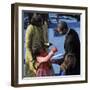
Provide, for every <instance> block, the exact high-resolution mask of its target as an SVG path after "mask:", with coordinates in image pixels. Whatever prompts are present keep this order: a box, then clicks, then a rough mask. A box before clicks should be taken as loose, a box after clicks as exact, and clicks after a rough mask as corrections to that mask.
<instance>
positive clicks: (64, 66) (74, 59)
mask: <svg viewBox="0 0 90 90" xmlns="http://www.w3.org/2000/svg"><path fill="white" fill-rule="evenodd" d="M56 30H57V32H58V33H59V34H60V35H66V37H65V42H64V49H65V55H64V58H63V59H62V60H63V61H62V60H61V61H60V62H58V63H59V65H60V67H61V70H62V71H64V73H65V75H80V40H79V37H78V34H77V32H76V31H75V30H74V29H70V28H68V25H67V23H66V22H64V21H61V22H60V23H59V24H58V27H57V29H56Z"/></svg>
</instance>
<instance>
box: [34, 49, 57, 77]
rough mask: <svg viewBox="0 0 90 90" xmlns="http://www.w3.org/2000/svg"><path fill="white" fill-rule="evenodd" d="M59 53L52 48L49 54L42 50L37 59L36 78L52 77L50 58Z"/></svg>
mask: <svg viewBox="0 0 90 90" xmlns="http://www.w3.org/2000/svg"><path fill="white" fill-rule="evenodd" d="M55 52H57V48H52V49H51V51H50V52H49V53H47V52H46V51H45V50H44V49H41V50H40V53H39V55H38V56H37V57H36V60H37V61H36V62H37V64H39V65H38V68H37V70H36V76H52V75H53V68H52V65H51V62H50V58H51V57H52V56H53V55H54V53H55Z"/></svg>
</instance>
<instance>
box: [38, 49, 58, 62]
mask: <svg viewBox="0 0 90 90" xmlns="http://www.w3.org/2000/svg"><path fill="white" fill-rule="evenodd" d="M55 52H57V48H52V49H51V51H50V52H49V54H48V55H46V56H45V57H42V56H37V57H36V59H37V62H38V63H43V62H47V61H49V60H50V58H51V57H52V56H53V55H54V53H55Z"/></svg>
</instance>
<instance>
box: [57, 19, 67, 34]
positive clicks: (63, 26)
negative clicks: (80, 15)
mask: <svg viewBox="0 0 90 90" xmlns="http://www.w3.org/2000/svg"><path fill="white" fill-rule="evenodd" d="M56 31H57V32H59V34H60V35H64V34H66V33H67V31H68V25H67V23H66V22H64V21H61V22H60V23H59V24H58V26H57V29H56Z"/></svg>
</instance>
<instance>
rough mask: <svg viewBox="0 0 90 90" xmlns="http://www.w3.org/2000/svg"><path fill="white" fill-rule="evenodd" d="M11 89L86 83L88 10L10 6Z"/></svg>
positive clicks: (63, 7) (83, 8)
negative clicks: (14, 87)
mask: <svg viewBox="0 0 90 90" xmlns="http://www.w3.org/2000/svg"><path fill="white" fill-rule="evenodd" d="M11 62H12V63H11V74H12V78H11V79H12V86H35V85H54V84H64V83H80V82H81V83H82V82H87V8H86V7H73V8H72V7H70V6H55V5H39V4H23V3H15V4H12V60H11Z"/></svg>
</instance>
